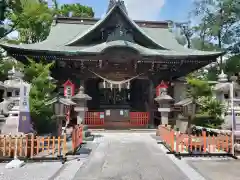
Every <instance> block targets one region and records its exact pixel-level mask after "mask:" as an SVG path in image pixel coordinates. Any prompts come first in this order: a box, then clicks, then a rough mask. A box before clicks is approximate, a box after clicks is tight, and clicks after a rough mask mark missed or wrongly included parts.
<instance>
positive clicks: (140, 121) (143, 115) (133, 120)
mask: <svg viewBox="0 0 240 180" xmlns="http://www.w3.org/2000/svg"><path fill="white" fill-rule="evenodd" d="M148 123H149V113H148V112H130V124H131V125H133V126H146V125H148Z"/></svg>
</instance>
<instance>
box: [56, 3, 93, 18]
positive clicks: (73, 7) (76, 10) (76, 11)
mask: <svg viewBox="0 0 240 180" xmlns="http://www.w3.org/2000/svg"><path fill="white" fill-rule="evenodd" d="M57 7H58V6H57ZM57 14H58V15H61V16H65V17H69V16H72V17H84V18H91V17H93V16H94V12H93V9H92V8H91V7H88V6H83V5H81V4H79V3H76V4H63V5H62V6H60V7H59V8H58V9H57Z"/></svg>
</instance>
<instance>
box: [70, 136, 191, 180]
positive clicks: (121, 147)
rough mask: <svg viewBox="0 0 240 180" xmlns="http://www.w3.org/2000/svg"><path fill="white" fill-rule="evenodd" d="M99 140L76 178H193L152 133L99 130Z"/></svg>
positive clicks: (166, 179)
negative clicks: (189, 176)
mask: <svg viewBox="0 0 240 180" xmlns="http://www.w3.org/2000/svg"><path fill="white" fill-rule="evenodd" d="M101 136H102V137H101ZM95 142H97V143H99V145H98V147H97V149H96V150H95V152H94V153H93V154H92V155H91V156H90V158H89V159H88V161H86V162H85V163H84V164H83V165H82V167H81V168H80V169H79V170H78V172H77V173H76V175H75V177H74V180H150V179H151V180H180V179H181V180H189V179H188V178H187V177H186V176H185V174H184V173H183V172H182V171H181V170H180V169H179V168H178V167H177V166H176V165H175V164H174V163H173V162H172V161H171V160H170V159H169V158H168V157H167V156H166V153H165V152H163V151H161V149H159V147H157V146H158V145H157V143H156V140H154V139H153V138H152V137H151V136H150V134H149V133H133V132H132V133H127V132H126V133H99V137H98V138H96V139H95Z"/></svg>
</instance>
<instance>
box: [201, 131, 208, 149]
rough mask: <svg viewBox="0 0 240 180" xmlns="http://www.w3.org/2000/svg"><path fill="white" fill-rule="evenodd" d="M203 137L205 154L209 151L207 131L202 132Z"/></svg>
mask: <svg viewBox="0 0 240 180" xmlns="http://www.w3.org/2000/svg"><path fill="white" fill-rule="evenodd" d="M202 136H203V152H206V151H207V137H206V131H202Z"/></svg>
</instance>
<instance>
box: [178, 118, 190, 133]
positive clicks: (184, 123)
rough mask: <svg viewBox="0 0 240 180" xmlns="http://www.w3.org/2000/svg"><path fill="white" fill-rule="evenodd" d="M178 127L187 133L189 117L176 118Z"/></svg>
mask: <svg viewBox="0 0 240 180" xmlns="http://www.w3.org/2000/svg"><path fill="white" fill-rule="evenodd" d="M176 128H178V130H179V131H180V132H181V133H186V132H187V129H188V118H187V117H178V118H177V119H176Z"/></svg>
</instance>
